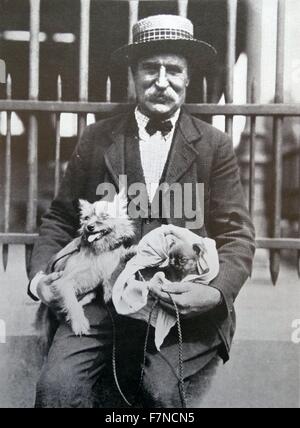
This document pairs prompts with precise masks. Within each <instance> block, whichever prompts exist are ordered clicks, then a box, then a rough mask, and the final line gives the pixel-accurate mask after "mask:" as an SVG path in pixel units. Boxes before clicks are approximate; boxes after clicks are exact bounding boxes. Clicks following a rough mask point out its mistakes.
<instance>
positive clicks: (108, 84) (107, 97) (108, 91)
mask: <svg viewBox="0 0 300 428" xmlns="http://www.w3.org/2000/svg"><path fill="white" fill-rule="evenodd" d="M105 100H106V102H107V103H110V102H111V78H110V76H107V80H106V91H105Z"/></svg>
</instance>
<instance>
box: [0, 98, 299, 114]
mask: <svg viewBox="0 0 300 428" xmlns="http://www.w3.org/2000/svg"><path fill="white" fill-rule="evenodd" d="M133 105H134V104H133V103H132V104H131V103H129V104H128V103H107V102H78V101H62V102H58V101H33V100H28V101H24V100H12V101H8V100H0V110H1V111H16V112H18V111H27V112H52V113H54V112H60V113H104V114H114V113H115V112H116V111H118V110H119V111H128V108H130V107H131V106H133ZM186 108H187V109H188V110H189V111H190V113H192V114H198V115H207V116H211V115H213V116H287V117H299V116H300V105H299V104H296V103H295V104H283V103H282V104H225V105H219V104H203V103H197V104H195V103H190V104H186Z"/></svg>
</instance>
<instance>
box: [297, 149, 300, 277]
mask: <svg viewBox="0 0 300 428" xmlns="http://www.w3.org/2000/svg"><path fill="white" fill-rule="evenodd" d="M297 162H298V213H299V214H298V237H299V239H300V149H299V146H298V150H297ZM297 270H298V277H299V278H300V251H298V252H297Z"/></svg>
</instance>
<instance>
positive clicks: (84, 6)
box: [78, 0, 91, 139]
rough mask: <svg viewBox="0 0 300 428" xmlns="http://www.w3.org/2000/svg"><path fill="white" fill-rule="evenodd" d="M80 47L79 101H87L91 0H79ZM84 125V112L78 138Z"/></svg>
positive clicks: (80, 119)
mask: <svg viewBox="0 0 300 428" xmlns="http://www.w3.org/2000/svg"><path fill="white" fill-rule="evenodd" d="M80 4H81V13H80V47H79V101H88V92H89V50H90V8H91V0H81V2H80ZM85 127H86V114H79V116H78V138H79V139H80V137H81V135H82V133H83V130H84V128H85Z"/></svg>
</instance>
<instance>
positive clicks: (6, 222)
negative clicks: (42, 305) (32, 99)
mask: <svg viewBox="0 0 300 428" xmlns="http://www.w3.org/2000/svg"><path fill="white" fill-rule="evenodd" d="M11 98H12V81H11V75H10V74H9V75H8V76H7V82H6V99H7V100H11ZM11 160H12V159H11V112H10V111H8V112H6V137H5V187H4V233H8V232H9V226H10V207H11ZM8 252H9V246H8V245H7V244H4V245H3V247H2V263H3V268H4V271H6V268H7V263H8Z"/></svg>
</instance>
